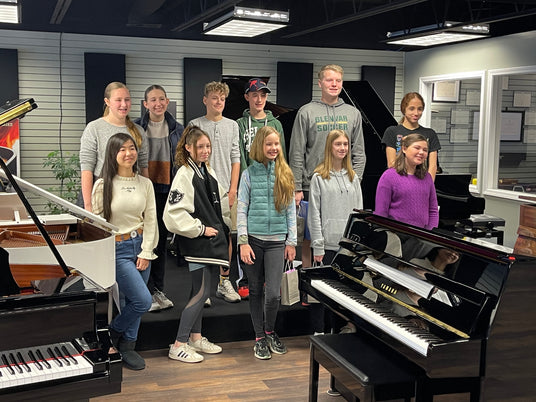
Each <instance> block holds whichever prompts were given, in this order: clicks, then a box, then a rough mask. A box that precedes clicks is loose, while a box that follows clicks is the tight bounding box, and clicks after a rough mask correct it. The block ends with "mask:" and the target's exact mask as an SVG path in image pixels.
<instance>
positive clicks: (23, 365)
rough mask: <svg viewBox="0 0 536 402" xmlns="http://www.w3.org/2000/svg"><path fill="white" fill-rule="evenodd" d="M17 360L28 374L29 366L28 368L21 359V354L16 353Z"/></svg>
mask: <svg viewBox="0 0 536 402" xmlns="http://www.w3.org/2000/svg"><path fill="white" fill-rule="evenodd" d="M17 359H18V360H19V364H21V365H22V367H24V370H26V371H27V372H28V373H29V372H31V371H32V369H31V368H30V366H28V364H27V363H26V361H25V360H24V359H23V358H22V353H21V352H17Z"/></svg>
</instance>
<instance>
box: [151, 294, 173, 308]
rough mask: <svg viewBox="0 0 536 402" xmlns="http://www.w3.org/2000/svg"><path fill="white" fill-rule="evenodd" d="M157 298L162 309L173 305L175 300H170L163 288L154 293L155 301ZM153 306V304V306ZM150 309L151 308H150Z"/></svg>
mask: <svg viewBox="0 0 536 402" xmlns="http://www.w3.org/2000/svg"><path fill="white" fill-rule="evenodd" d="M155 300H156V302H157V303H158V304H159V305H160V309H161V310H165V309H167V308H171V307H173V302H172V301H171V300H169V299H168V298H167V297H166V295H165V294H164V292H162V291H161V290H156V291H155V292H154V294H153V302H154V301H155ZM151 308H152V306H151ZM149 311H150V310H149Z"/></svg>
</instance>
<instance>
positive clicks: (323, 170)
mask: <svg viewBox="0 0 536 402" xmlns="http://www.w3.org/2000/svg"><path fill="white" fill-rule="evenodd" d="M339 137H345V138H346V139H347V140H348V153H347V154H346V156H345V157H344V158H343V160H342V167H343V168H344V169H346V171H347V172H348V178H349V179H350V182H353V181H354V177H355V171H354V169H353V168H352V162H351V158H350V137H348V134H346V131H344V130H340V129H336V130H331V131H330V132H329V134H328V136H327V137H326V146H325V148H324V160H323V161H322V162H321V163H320V164H319V165H318V166H317V167H316V169H315V173H318V174H319V175H320V177H322V178H323V179H329V178H330V175H329V172H330V171H331V170H332V169H333V143H334V142H335V140H336V139H337V138H339Z"/></svg>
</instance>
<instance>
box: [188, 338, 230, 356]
mask: <svg viewBox="0 0 536 402" xmlns="http://www.w3.org/2000/svg"><path fill="white" fill-rule="evenodd" d="M188 345H190V346H191V347H192V349H193V350H195V351H196V352H202V353H208V354H216V353H221V351H222V349H221V346H218V345H215V344H213V343H212V342H210V341H209V340H208V339H207V338H205V337H202V338H201V339H198V340H197V341H192V340H191V339H190V340H189V341H188Z"/></svg>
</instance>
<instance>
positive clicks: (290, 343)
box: [91, 336, 344, 402]
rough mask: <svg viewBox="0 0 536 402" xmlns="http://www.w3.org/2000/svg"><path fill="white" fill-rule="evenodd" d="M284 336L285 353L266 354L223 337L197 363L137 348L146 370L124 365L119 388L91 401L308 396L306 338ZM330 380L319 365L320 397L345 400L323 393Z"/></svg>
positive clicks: (301, 398) (295, 398)
mask: <svg viewBox="0 0 536 402" xmlns="http://www.w3.org/2000/svg"><path fill="white" fill-rule="evenodd" d="M283 340H284V342H285V344H286V345H287V348H288V353H287V354H285V355H274V356H273V357H272V359H270V360H259V359H256V358H255V357H254V356H253V341H243V342H230V343H222V344H220V346H222V347H223V352H222V353H221V354H218V355H205V360H204V361H203V362H201V363H196V364H187V363H181V362H177V361H174V360H170V359H168V357H167V353H168V349H161V350H154V351H145V352H141V355H142V356H143V357H144V358H145V361H146V365H147V367H146V368H145V370H141V371H132V370H128V369H123V384H122V389H123V391H122V392H121V393H120V394H114V395H108V396H105V397H101V398H94V399H91V401H92V402H100V401H102V402H104V401H129V402H135V401H149V400H151V401H159V402H164V401H196V402H198V401H307V398H308V381H309V339H308V337H305V336H303V337H293V338H285V339H283ZM328 384H329V375H328V372H327V371H326V370H324V369H323V368H321V371H320V378H319V390H320V392H319V398H318V400H319V401H320V402H322V401H330V402H342V401H344V399H343V398H342V397H331V396H329V395H327V394H326V390H327V389H328Z"/></svg>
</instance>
